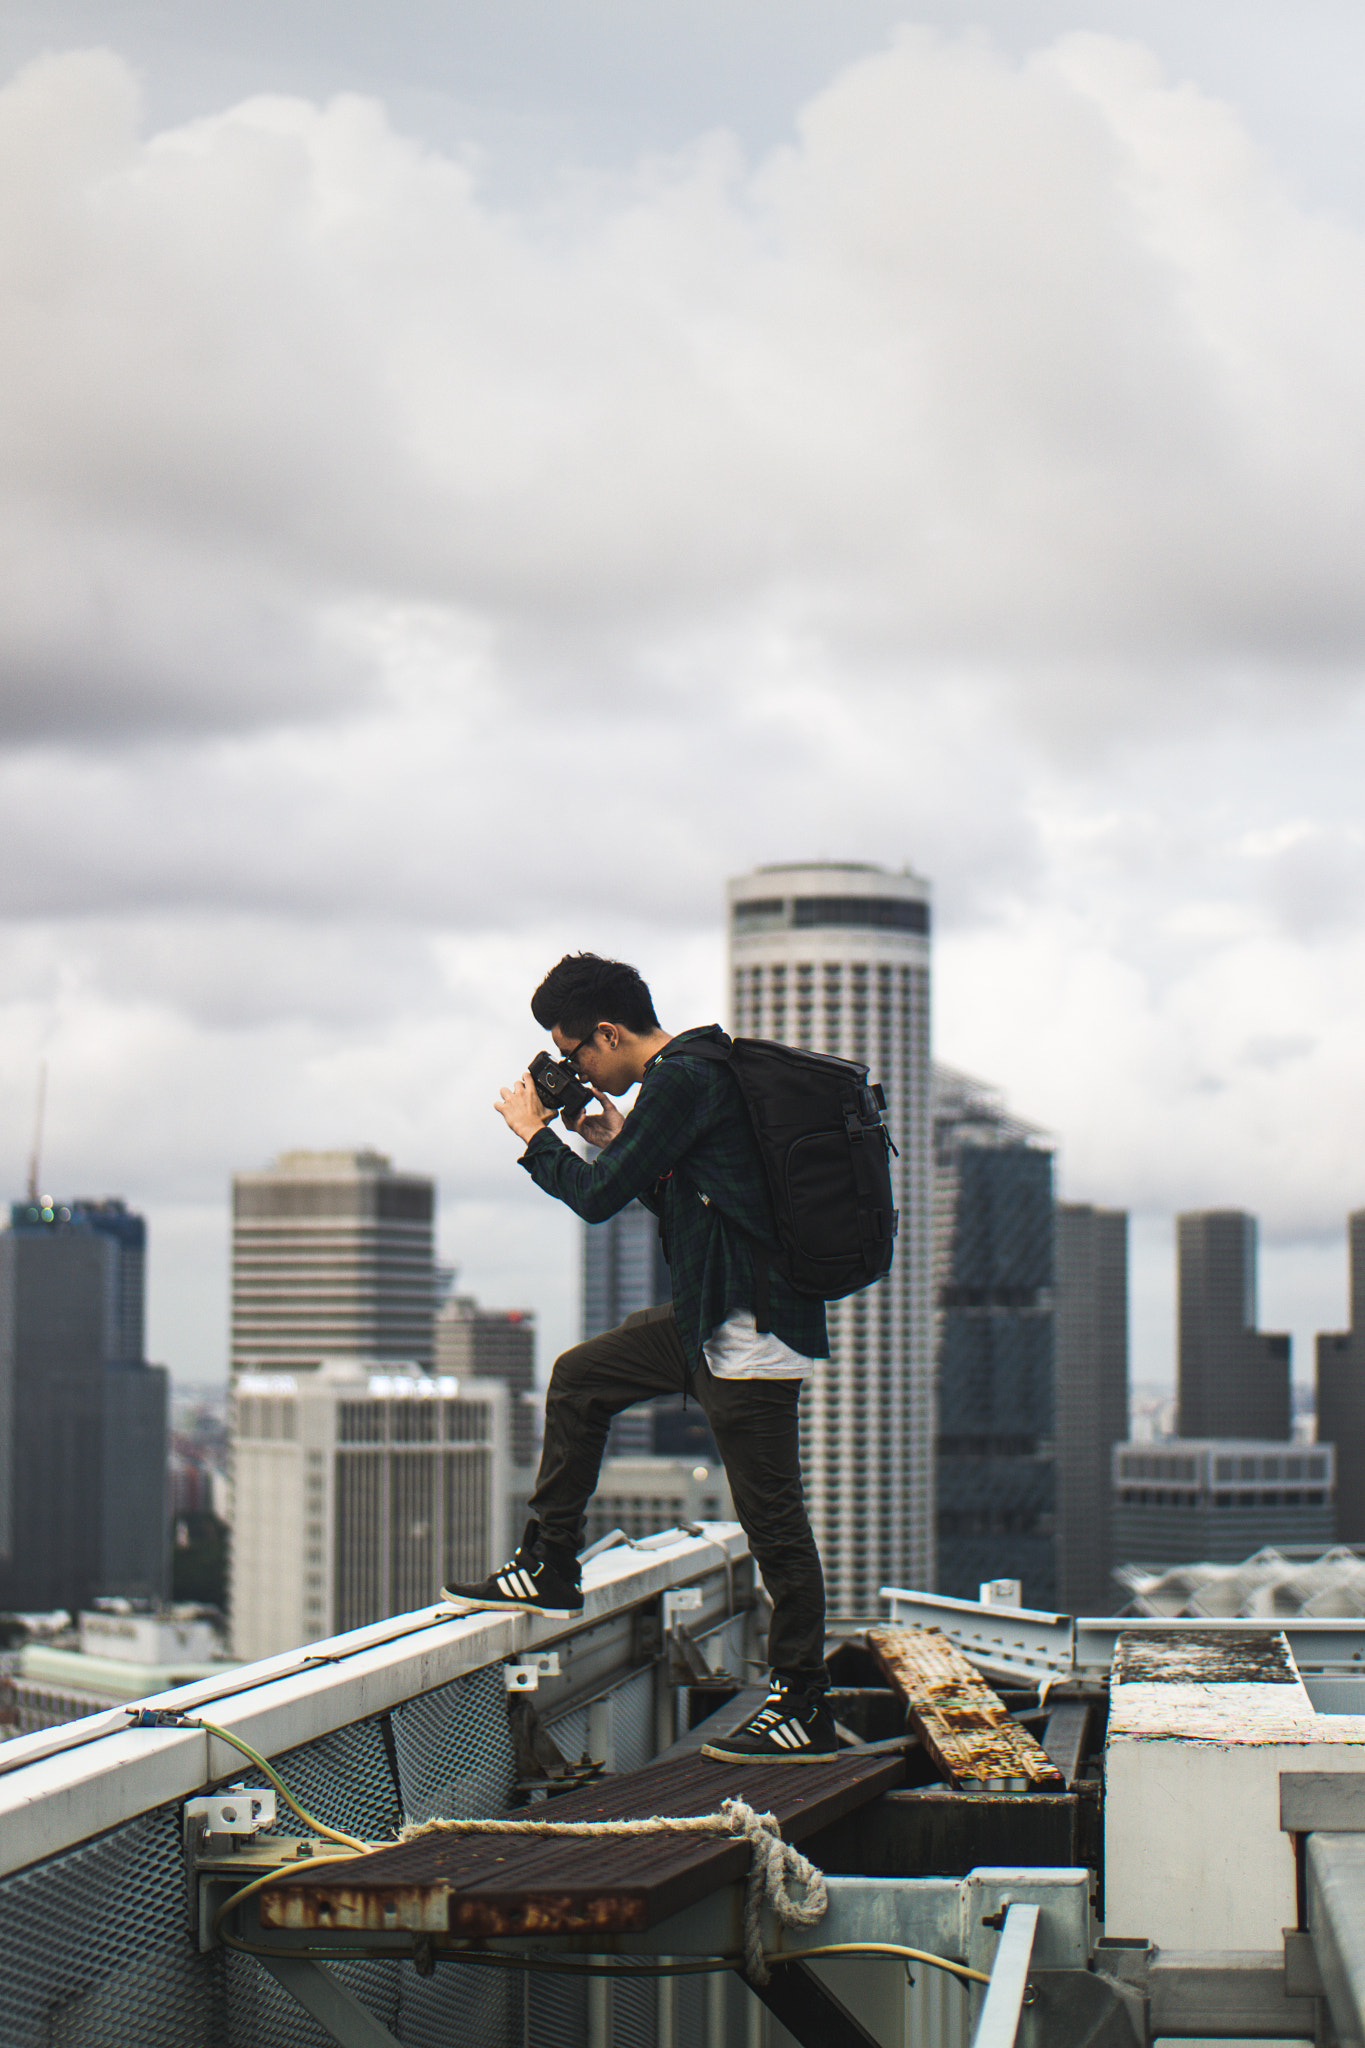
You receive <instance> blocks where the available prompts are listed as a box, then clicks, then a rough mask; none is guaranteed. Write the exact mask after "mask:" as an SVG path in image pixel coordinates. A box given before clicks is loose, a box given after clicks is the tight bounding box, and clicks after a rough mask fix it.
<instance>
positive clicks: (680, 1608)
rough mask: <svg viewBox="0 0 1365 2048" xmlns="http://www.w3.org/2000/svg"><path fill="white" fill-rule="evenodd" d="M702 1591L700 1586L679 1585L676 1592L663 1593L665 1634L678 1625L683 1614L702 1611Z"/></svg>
mask: <svg viewBox="0 0 1365 2048" xmlns="http://www.w3.org/2000/svg"><path fill="white" fill-rule="evenodd" d="M701 1605H702V1591H701V1587H700V1586H679V1587H678V1588H677V1590H676V1591H675V1592H672V1593H665V1594H664V1595H663V1610H664V1634H665V1635H668V1634H669V1633H670V1632H671V1631H672V1630H673V1629H675V1628H676V1627H677V1625H678V1617H679V1615H681V1614H697V1613H700V1611H701Z"/></svg>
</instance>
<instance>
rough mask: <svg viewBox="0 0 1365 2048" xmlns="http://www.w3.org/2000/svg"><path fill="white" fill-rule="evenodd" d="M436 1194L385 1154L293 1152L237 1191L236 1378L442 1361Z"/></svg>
mask: <svg viewBox="0 0 1365 2048" xmlns="http://www.w3.org/2000/svg"><path fill="white" fill-rule="evenodd" d="M435 1194H436V1191H435V1186H434V1183H433V1182H432V1181H431V1180H430V1179H428V1178H427V1177H426V1176H425V1175H424V1174H415V1173H395V1172H394V1170H393V1167H392V1165H391V1164H390V1162H389V1160H388V1159H386V1158H385V1157H384V1155H383V1154H382V1153H379V1152H284V1153H281V1155H280V1157H279V1158H278V1159H277V1160H276V1161H275V1163H274V1165H273V1166H271V1167H268V1168H267V1169H266V1171H265V1172H263V1173H239V1174H237V1175H236V1176H235V1177H234V1179H233V1183H232V1370H233V1372H234V1373H237V1372H243V1371H246V1370H248V1369H259V1370H271V1371H294V1370H301V1371H311V1370H313V1369H315V1368H316V1367H317V1366H318V1365H320V1364H321V1363H322V1361H323V1359H325V1358H364V1359H374V1360H383V1359H393V1360H395V1361H400V1360H401V1361H406V1362H408V1363H410V1364H413V1365H415V1366H418V1367H420V1368H422V1369H423V1370H425V1371H430V1369H431V1366H432V1363H433V1360H434V1344H435V1336H434V1322H435V1315H436V1272H435V1264H434V1242H433V1218H434V1211H435Z"/></svg>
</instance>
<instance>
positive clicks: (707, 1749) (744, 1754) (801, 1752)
mask: <svg viewBox="0 0 1365 2048" xmlns="http://www.w3.org/2000/svg"><path fill="white" fill-rule="evenodd" d="M701 1753H702V1755H703V1756H709V1757H711V1758H713V1759H714V1761H715V1762H716V1763H718V1764H837V1763H838V1762H839V1760H840V1759H841V1758H842V1757H846V1756H854V1755H856V1754H857V1752H856V1751H855V1750H851V1749H817V1750H805V1749H774V1750H766V1749H765V1750H762V1751H760V1752H758V1753H755V1751H753V1750H752V1749H723V1748H722V1747H721V1745H720V1744H719V1743H718V1742H703V1744H702V1746H701Z"/></svg>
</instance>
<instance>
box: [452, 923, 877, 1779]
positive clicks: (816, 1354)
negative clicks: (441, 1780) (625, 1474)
mask: <svg viewBox="0 0 1365 2048" xmlns="http://www.w3.org/2000/svg"><path fill="white" fill-rule="evenodd" d="M531 1011H532V1014H533V1016H534V1017H535V1019H536V1022H537V1023H538V1024H539V1025H540V1026H541V1027H542V1028H543V1029H544V1030H547V1031H548V1032H549V1033H550V1036H551V1037H552V1038H553V1040H554V1043H555V1046H556V1048H557V1050H558V1051H559V1052H560V1053H561V1054H562V1055H563V1057H564V1058H565V1059H567V1060H569V1061H571V1062H572V1064H573V1067H574V1070H575V1072H576V1073H578V1074H579V1076H580V1077H581V1078H582V1080H583V1081H584V1082H585V1084H586V1085H587V1086H588V1087H589V1088H591V1090H592V1092H593V1095H594V1096H595V1097H596V1099H597V1103H598V1105H599V1108H598V1109H597V1110H596V1111H595V1112H594V1111H592V1110H590V1109H586V1108H585V1109H584V1110H583V1111H582V1113H581V1114H580V1115H579V1117H578V1118H577V1119H576V1120H575V1121H574V1123H573V1124H572V1126H571V1128H572V1129H573V1130H574V1131H575V1132H576V1133H577V1134H578V1135H579V1136H580V1137H582V1138H585V1139H587V1140H588V1142H589V1143H590V1144H592V1145H594V1146H596V1147H597V1148H598V1156H597V1157H596V1158H595V1159H592V1160H583V1159H580V1158H579V1157H578V1156H577V1154H576V1153H575V1152H573V1151H571V1150H570V1148H569V1147H568V1146H567V1145H565V1144H564V1143H562V1141H561V1140H560V1139H559V1138H558V1137H557V1136H556V1135H555V1133H554V1132H553V1131H551V1130H550V1128H549V1123H550V1112H549V1111H548V1110H547V1109H546V1108H545V1106H544V1104H543V1103H542V1102H541V1100H540V1097H539V1095H538V1094H537V1093H536V1089H535V1085H534V1083H533V1082H532V1080H531V1078H530V1075H529V1074H523V1075H522V1077H521V1080H520V1081H519V1082H518V1083H517V1085H516V1087H515V1088H504V1089H502V1090H501V1099H500V1101H498V1102H497V1103H495V1104H494V1107H495V1109H496V1110H497V1111H498V1114H499V1115H500V1116H501V1117H502V1119H503V1121H504V1122H505V1123H506V1124H507V1126H508V1128H509V1129H510V1130H512V1131H513V1132H515V1134H516V1135H517V1137H519V1138H520V1139H521V1140H522V1141H523V1143H524V1145H525V1147H526V1149H525V1151H524V1152H523V1153H522V1155H521V1160H520V1164H521V1165H522V1166H524V1167H525V1169H526V1171H527V1172H528V1173H529V1174H530V1176H531V1178H532V1179H533V1180H534V1181H535V1183H536V1185H537V1186H538V1187H541V1188H544V1190H545V1192H546V1193H547V1194H550V1195H554V1196H556V1197H557V1198H558V1199H559V1200H560V1201H561V1202H566V1203H567V1204H568V1206H569V1207H570V1208H571V1209H572V1210H573V1211H574V1213H575V1214H576V1215H578V1216H581V1217H582V1218H583V1219H584V1221H585V1222H587V1223H602V1222H605V1221H606V1219H607V1218H608V1217H609V1216H614V1215H616V1213H617V1212H618V1210H621V1209H624V1208H625V1206H626V1204H627V1203H628V1202H631V1201H634V1200H635V1199H637V1198H638V1199H639V1200H641V1201H643V1202H644V1203H645V1204H646V1205H647V1206H648V1207H650V1208H651V1209H653V1210H655V1212H656V1213H657V1214H658V1215H659V1217H660V1221H661V1225H662V1234H663V1244H664V1251H665V1254H666V1256H667V1258H668V1261H669V1271H670V1278H671V1280H672V1288H673V1299H672V1301H671V1303H669V1304H667V1305H666V1306H664V1307H660V1308H650V1309H643V1310H641V1311H640V1312H639V1313H637V1314H636V1315H632V1316H627V1318H626V1320H625V1322H624V1323H622V1324H621V1326H620V1327H619V1329H615V1330H608V1331H607V1332H606V1333H605V1334H604V1335H603V1336H600V1337H593V1338H591V1339H590V1340H589V1341H588V1342H587V1343H586V1344H579V1345H577V1346H575V1348H574V1349H573V1350H572V1351H566V1352H565V1353H564V1355H563V1356H562V1357H561V1358H559V1359H558V1360H557V1361H556V1363H555V1369H554V1373H553V1375H552V1377H551V1380H550V1388H549V1393H548V1396H547V1398H546V1404H545V1447H544V1450H543V1453H542V1455H541V1461H540V1471H539V1474H538V1476H537V1480H536V1488H535V1492H534V1493H533V1494H532V1495H531V1500H530V1506H531V1510H532V1520H531V1521H530V1522H529V1523H528V1525H527V1529H526V1534H525V1536H524V1537H523V1538H522V1541H521V1544H520V1547H519V1548H518V1550H517V1552H516V1555H515V1556H514V1557H512V1558H510V1559H509V1560H508V1562H507V1564H505V1565H504V1566H502V1567H501V1569H500V1570H498V1571H496V1572H494V1574H493V1576H492V1577H491V1578H490V1579H487V1580H485V1581H484V1583H483V1584H482V1585H480V1586H455V1587H451V1588H448V1589H447V1595H448V1597H450V1598H452V1599H456V1600H458V1601H460V1602H461V1603H463V1604H465V1605H467V1606H470V1607H517V1608H529V1609H531V1610H533V1611H536V1612H540V1613H546V1614H556V1615H566V1616H567V1615H573V1614H579V1613H581V1612H582V1608H583V1593H582V1586H581V1580H580V1574H579V1565H578V1551H579V1549H580V1547H581V1545H582V1541H583V1530H584V1509H585V1507H586V1506H587V1502H588V1500H589V1498H590V1496H591V1494H592V1493H593V1491H594V1489H595V1488H596V1485H597V1479H598V1472H599V1468H600V1466H601V1462H602V1453H603V1449H604V1447H605V1445H606V1440H607V1431H608V1429H609V1427H610V1424H611V1420H612V1417H613V1416H614V1415H617V1414H619V1413H620V1411H621V1410H622V1409H623V1408H628V1407H630V1406H631V1405H632V1403H634V1402H636V1401H647V1400H649V1399H650V1398H651V1397H652V1396H654V1395H656V1394H666V1393H675V1392H677V1391H678V1389H679V1388H686V1389H688V1390H689V1391H690V1392H691V1393H692V1394H693V1395H694V1396H695V1398H696V1400H697V1401H698V1403H699V1404H700V1406H701V1408H702V1410H703V1412H704V1413H705V1415H706V1419H707V1421H708V1422H709V1424H710V1425H711V1431H712V1434H713V1435H714V1437H715V1439H716V1443H717V1446H718V1447H719V1450H720V1454H721V1457H722V1458H723V1459H724V1461H725V1470H726V1475H727V1477H728V1479H729V1481H730V1491H731V1494H732V1495H733V1498H734V1503H735V1512H736V1514H737V1515H738V1517H739V1520H740V1523H741V1524H742V1526H743V1529H744V1533H745V1535H746V1536H747V1537H748V1539H749V1548H750V1550H751V1551H752V1553H753V1555H754V1558H755V1559H756V1561H757V1563H758V1566H759V1569H760V1571H761V1572H762V1574H763V1580H764V1584H765V1585H766V1586H767V1589H768V1592H769V1594H770V1595H771V1598H772V1602H773V1619H772V1627H771V1630H770V1632H769V1637H768V1654H769V1659H770V1661H771V1664H772V1673H773V1676H772V1689H771V1691H770V1693H769V1696H768V1699H767V1701H766V1702H765V1704H764V1706H763V1707H762V1708H761V1709H760V1710H759V1712H758V1713H757V1714H755V1715H754V1716H753V1718H752V1719H751V1720H750V1721H748V1722H747V1723H746V1724H745V1726H744V1727H743V1728H741V1729H740V1730H739V1731H738V1732H737V1733H736V1734H735V1735H732V1736H727V1737H725V1738H724V1739H718V1740H717V1741H715V1742H711V1743H708V1744H706V1745H705V1748H704V1754H706V1755H708V1756H717V1757H722V1758H725V1759H728V1760H733V1761H736V1762H750V1761H764V1762H773V1761H788V1762H798V1761H799V1762H812V1761H816V1760H818V1759H821V1758H828V1757H831V1756H833V1755H834V1754H835V1753H836V1752H837V1749H838V1738H837V1736H836V1734H835V1729H834V1723H833V1720H832V1718H831V1716H830V1713H829V1709H828V1706H827V1705H826V1702H825V1697H824V1695H825V1690H826V1688H827V1686H828V1683H829V1679H828V1674H827V1672H826V1669H825V1663H824V1632H825V1589H824V1578H823V1575H822V1573H821V1570H820V1556H819V1552H818V1551H817V1549H816V1547H815V1538H814V1536H813V1535H812V1533H811V1527H810V1522H809V1520H808V1519H807V1516H806V1509H805V1503H804V1500H803V1497H802V1490H801V1463H800V1451H799V1444H798V1436H797V1404H798V1401H799V1398H800V1393H801V1382H802V1380H803V1379H804V1378H805V1377H806V1375H807V1374H808V1373H809V1372H810V1371H811V1370H812V1360H813V1359H815V1358H823V1357H827V1356H828V1352H829V1341H828V1337H827V1334H826V1330H825V1311H824V1305H823V1303H821V1302H818V1301H811V1300H808V1299H803V1298H802V1297H801V1296H798V1295H797V1294H795V1293H793V1291H792V1290H791V1288H790V1287H788V1286H787V1284H786V1282H785V1281H784V1280H783V1279H782V1277H781V1275H780V1274H779V1273H778V1271H777V1270H776V1268H775V1267H774V1268H772V1269H771V1273H770V1280H769V1302H768V1316H767V1321H768V1323H769V1325H770V1328H769V1330H768V1331H766V1332H764V1333H763V1334H761V1335H760V1334H759V1333H758V1331H757V1330H756V1328H755V1316H754V1257H753V1246H754V1244H755V1243H756V1242H757V1243H759V1244H762V1245H765V1246H767V1247H769V1248H775V1238H774V1234H773V1217H772V1207H771V1203H770V1201H769V1197H768V1191H767V1183H766V1180H765V1178H764V1171H763V1164H762V1161H761V1160H760V1158H759V1155H758V1149H757V1146H756V1144H755V1141H754V1137H753V1133H752V1130H751V1127H750V1124H749V1119H748V1112H747V1110H746V1108H745V1105H744V1101H743V1098H742V1097H741V1095H740V1093H739V1089H738V1086H737V1084H736V1083H735V1081H734V1079H733V1078H732V1076H731V1075H730V1073H729V1071H728V1070H727V1068H726V1067H725V1065H724V1064H723V1063H721V1062H719V1061H716V1060H714V1059H708V1058H705V1057H704V1056H703V1057H694V1058H691V1059H689V1058H688V1057H687V1051H686V1048H687V1045H688V1042H689V1040H705V1039H708V1038H711V1039H714V1038H717V1037H718V1036H720V1033H719V1027H718V1026H716V1025H707V1026H704V1027H702V1028H701V1029H698V1030H693V1031H685V1032H682V1033H680V1034H679V1035H678V1036H677V1037H674V1036H673V1035H672V1034H671V1033H670V1032H667V1031H665V1030H664V1029H663V1027H662V1026H661V1025H660V1023H659V1020H658V1018H657V1017H656V1015H655V1013H654V1004H653V1000H652V998H651V996H650V993H649V990H648V988H647V987H646V986H645V984H644V982H643V981H642V980H641V978H640V976H639V975H638V974H637V973H636V971H635V969H634V968H633V967H627V966H625V965H624V964H622V963H621V962H620V961H616V960H602V959H599V958H598V957H597V955H596V954H593V953H577V954H566V955H565V957H564V958H563V959H562V960H561V961H560V963H559V965H558V966H557V967H554V968H552V969H551V971H550V973H549V974H548V975H547V976H546V977H545V980H544V981H543V982H542V983H541V985H540V987H539V988H538V989H537V990H536V992H535V995H534V996H533V997H532V998H531ZM665 1048H668V1053H667V1057H663V1054H664V1050H665ZM637 1085H638V1087H639V1091H640V1092H639V1095H638V1096H637V1098H636V1101H635V1104H634V1106H633V1108H632V1109H631V1111H630V1114H629V1115H628V1116H623V1115H622V1113H621V1111H620V1110H619V1109H617V1108H616V1106H615V1104H614V1103H613V1102H612V1101H611V1100H610V1098H611V1097H613V1096H619V1095H624V1094H626V1093H627V1092H628V1091H629V1090H630V1089H631V1088H634V1087H636V1086H637Z"/></svg>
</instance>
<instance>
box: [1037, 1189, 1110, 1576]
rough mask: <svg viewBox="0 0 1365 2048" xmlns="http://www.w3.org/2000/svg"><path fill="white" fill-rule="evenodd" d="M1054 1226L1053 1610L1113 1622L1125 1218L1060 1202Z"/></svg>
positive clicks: (1075, 1204) (1081, 1205) (1084, 1205)
mask: <svg viewBox="0 0 1365 2048" xmlns="http://www.w3.org/2000/svg"><path fill="white" fill-rule="evenodd" d="M1054 1228H1055V1232H1056V1236H1055V1257H1054V1275H1055V1278H1054V1285H1053V1327H1054V1330H1055V1333H1056V1366H1055V1371H1054V1390H1055V1398H1056V1440H1057V1604H1058V1606H1059V1607H1060V1608H1061V1609H1062V1610H1063V1612H1064V1613H1067V1614H1112V1613H1113V1612H1114V1611H1115V1609H1116V1606H1117V1604H1118V1600H1119V1595H1118V1593H1117V1591H1116V1588H1115V1586H1114V1583H1113V1578H1112V1573H1113V1569H1114V1564H1115V1559H1114V1556H1113V1514H1114V1480H1113V1463H1114V1461H1113V1447H1114V1445H1115V1444H1120V1443H1123V1442H1124V1441H1125V1440H1126V1439H1127V1435H1128V1217H1127V1215H1126V1213H1125V1212H1124V1211H1123V1210H1122V1209H1096V1208H1092V1207H1091V1206H1090V1204H1089V1203H1087V1202H1059V1203H1058V1204H1057V1208H1056V1210H1055V1212H1054Z"/></svg>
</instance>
